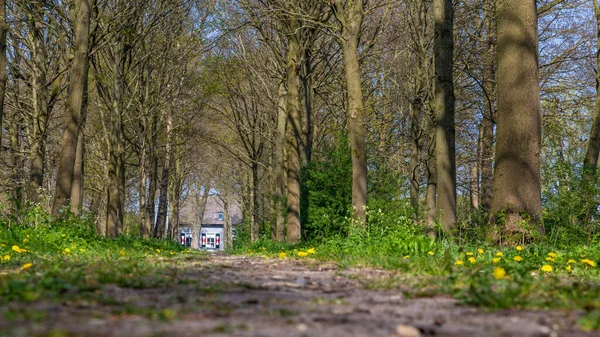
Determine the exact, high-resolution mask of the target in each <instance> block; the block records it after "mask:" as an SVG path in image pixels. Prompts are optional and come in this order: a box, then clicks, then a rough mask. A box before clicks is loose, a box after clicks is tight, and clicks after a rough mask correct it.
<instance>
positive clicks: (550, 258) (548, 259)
mask: <svg viewBox="0 0 600 337" xmlns="http://www.w3.org/2000/svg"><path fill="white" fill-rule="evenodd" d="M546 261H550V262H554V258H553V257H550V256H548V257H547V258H546Z"/></svg>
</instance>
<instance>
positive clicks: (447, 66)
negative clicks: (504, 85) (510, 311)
mask: <svg viewBox="0 0 600 337" xmlns="http://www.w3.org/2000/svg"><path fill="white" fill-rule="evenodd" d="M433 6H434V17H435V41H434V61H435V82H434V83H435V114H436V137H435V140H436V146H435V148H436V161H437V162H436V168H437V194H438V195H437V209H438V212H439V213H440V222H441V224H442V227H443V228H444V230H446V231H449V230H451V229H453V228H454V227H455V225H456V154H455V151H456V145H455V135H454V133H455V131H454V80H453V75H452V71H453V49H454V42H453V36H452V34H453V17H454V11H453V9H452V1H451V0H434V2H433Z"/></svg>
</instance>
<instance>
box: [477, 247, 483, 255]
mask: <svg viewBox="0 0 600 337" xmlns="http://www.w3.org/2000/svg"><path fill="white" fill-rule="evenodd" d="M477 252H478V253H479V254H483V253H485V250H483V249H481V248H477Z"/></svg>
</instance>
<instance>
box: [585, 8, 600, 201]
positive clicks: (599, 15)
mask: <svg viewBox="0 0 600 337" xmlns="http://www.w3.org/2000/svg"><path fill="white" fill-rule="evenodd" d="M594 16H595V17H596V32H597V36H599V37H600V7H599V6H598V0H594ZM596 69H600V40H598V41H597V44H596ZM599 87H600V72H599V71H596V106H595V111H594V119H593V121H592V129H591V130H590V138H589V140H588V144H587V149H586V152H585V159H584V161H583V180H582V182H583V183H584V184H585V185H586V186H584V189H583V190H584V191H585V192H587V193H586V194H587V198H584V199H588V200H589V199H590V198H589V197H590V196H591V195H593V190H594V186H595V183H596V171H597V168H598V154H600V92H599V91H598V88H599ZM595 207H596V205H589V207H588V208H595Z"/></svg>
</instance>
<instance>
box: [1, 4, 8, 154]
mask: <svg viewBox="0 0 600 337" xmlns="http://www.w3.org/2000/svg"><path fill="white" fill-rule="evenodd" d="M7 28H8V26H7V25H6V0H0V152H1V151H2V130H3V121H4V96H5V95H6V81H7V80H8V72H7V71H6V30H7Z"/></svg>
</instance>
